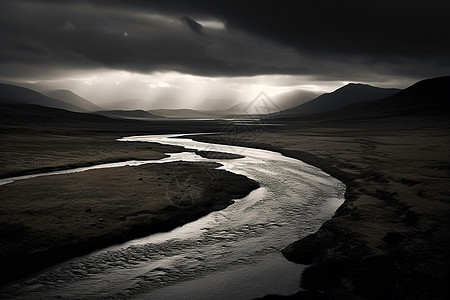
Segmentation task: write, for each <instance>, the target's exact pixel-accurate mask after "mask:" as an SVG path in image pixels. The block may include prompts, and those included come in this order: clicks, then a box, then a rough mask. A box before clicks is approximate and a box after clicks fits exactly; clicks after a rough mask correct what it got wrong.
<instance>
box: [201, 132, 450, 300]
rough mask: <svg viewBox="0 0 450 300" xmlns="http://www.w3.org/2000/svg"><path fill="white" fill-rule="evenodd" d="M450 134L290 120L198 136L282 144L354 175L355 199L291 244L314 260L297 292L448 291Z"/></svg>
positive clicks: (436, 294)
mask: <svg viewBox="0 0 450 300" xmlns="http://www.w3.org/2000/svg"><path fill="white" fill-rule="evenodd" d="M449 133H450V132H449V130H448V129H409V130H408V129H404V130H394V129H386V130H383V129H355V128H353V129H351V128H350V129H345V128H324V127H319V128H308V127H306V126H299V125H297V124H290V125H289V126H284V127H279V126H278V127H277V128H272V127H266V128H263V130H262V129H261V128H260V129H259V131H255V130H253V129H248V130H245V129H242V128H241V129H240V131H239V133H237V134H234V135H233V136H232V137H230V134H223V135H220V136H201V137H200V136H197V137H195V138H194V139H196V140H199V141H207V142H217V143H229V144H233V145H240V146H247V147H256V148H263V149H268V150H272V151H279V152H281V153H282V154H284V155H287V156H291V157H294V158H298V159H300V160H303V161H304V162H306V163H309V164H312V165H315V166H317V167H320V168H322V169H323V170H324V171H325V172H327V173H329V174H330V175H332V176H334V177H336V178H338V179H340V180H341V181H343V182H344V183H345V184H346V186H347V191H346V196H345V198H346V201H345V203H344V204H343V205H342V206H341V207H340V208H339V209H338V211H337V212H336V214H335V216H334V217H333V218H332V219H331V220H330V221H328V222H326V223H325V224H324V225H323V226H322V227H321V229H320V230H319V231H318V232H316V233H314V234H312V235H310V236H307V237H305V238H303V239H301V240H299V241H297V242H294V243H293V244H291V245H290V246H289V247H287V248H286V249H284V250H283V254H284V255H285V256H286V257H287V258H288V259H290V260H292V261H294V262H297V263H302V264H308V265H311V266H310V267H308V268H307V269H306V270H305V272H304V273H303V275H302V282H301V285H302V287H303V288H304V289H306V290H307V291H302V292H299V293H298V294H296V295H293V296H291V298H299V297H303V298H302V299H318V298H319V299H336V298H339V299H352V298H353V299H354V298H358V297H362V298H367V299H405V298H413V299H424V298H427V299H445V298H446V297H447V296H448V295H449V288H448V285H447V284H448V279H449V267H450V255H449V253H450V242H449V241H450V229H449V228H450V221H449V220H450V187H449V186H448V178H449V175H450V174H449V173H450V157H449V156H448V153H450V149H449V147H450V143H449V136H450V135H449ZM268 298H278V297H277V296H271V297H268Z"/></svg>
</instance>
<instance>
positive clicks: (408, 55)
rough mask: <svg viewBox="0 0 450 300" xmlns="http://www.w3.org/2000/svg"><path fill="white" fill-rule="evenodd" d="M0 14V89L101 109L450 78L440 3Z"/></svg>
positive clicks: (213, 102)
mask: <svg viewBox="0 0 450 300" xmlns="http://www.w3.org/2000/svg"><path fill="white" fill-rule="evenodd" d="M0 15H1V19H0V26H1V43H0V81H2V82H13V83H18V84H24V85H28V86H31V87H33V88H35V89H37V90H46V89H59V88H62V89H70V90H72V91H74V92H76V93H78V94H80V95H81V96H83V97H86V98H88V99H90V100H91V101H93V102H95V103H97V104H100V105H106V106H107V105H108V103H117V102H118V101H122V100H129V99H135V100H136V99H140V100H144V101H146V102H147V103H148V105H149V107H148V108H150V107H154V108H160V107H169V108H179V107H187V108H204V109H212V108H215V107H219V108H225V107H229V106H231V105H233V104H235V103H237V102H240V101H251V100H252V99H253V98H254V97H256V96H257V95H258V94H259V92H261V91H264V92H265V93H266V94H268V95H269V96H270V97H273V98H274V99H278V98H277V97H279V95H286V94H287V93H288V94H289V93H291V94H293V95H294V94H295V95H297V97H299V98H301V97H302V96H304V97H311V95H312V93H322V92H328V91H331V90H333V89H335V88H337V87H339V86H341V85H343V84H346V83H348V82H362V83H369V84H372V85H376V86H381V87H400V88H403V87H406V86H408V85H410V84H412V83H414V82H415V81H418V80H421V79H425V78H430V77H436V76H442V75H448V74H449V73H450V72H449V70H450V54H449V53H450V38H449V32H450V18H449V16H450V1H446V0H397V1H395V0H390V1H384V0H380V1H370V2H369V1H361V0H352V1H325V0H311V1H309V0H308V1H302V0H298V1H283V0H278V1H244V0H240V1H176V0H175V1H158V0H156V1H155V0H154V1H138V0H131V1H130V0H128V1H119V0H112V1H111V0H110V1H106V0H105V1H102V0H98V1H93V0H92V1H89V0H78V1H70V0H68V1H57V0H36V1H22V0H0ZM130 103H131V102H130Z"/></svg>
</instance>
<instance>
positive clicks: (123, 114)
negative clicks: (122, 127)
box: [94, 109, 164, 119]
mask: <svg viewBox="0 0 450 300" xmlns="http://www.w3.org/2000/svg"><path fill="white" fill-rule="evenodd" d="M94 113H96V114H99V115H103V116H107V117H112V118H126V119H155V118H164V117H161V116H155V115H153V114H150V113H148V112H146V111H144V110H140V109H135V110H120V109H117V110H101V111H96V112H94Z"/></svg>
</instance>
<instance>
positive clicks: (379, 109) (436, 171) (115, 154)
mask: <svg viewBox="0 0 450 300" xmlns="http://www.w3.org/2000/svg"><path fill="white" fill-rule="evenodd" d="M449 108H450V77H441V78H435V79H430V80H424V81H421V82H418V83H417V84H415V85H413V86H411V87H409V88H407V89H405V90H403V91H401V92H399V93H396V94H395V95H392V96H389V97H387V98H382V99H379V100H375V101H368V102H364V103H358V104H352V105H350V106H347V107H344V108H341V109H340V110H337V111H330V112H324V113H322V114H317V115H315V116H304V117H302V116H300V115H299V116H297V117H296V118H294V119H292V118H289V119H283V118H280V119H270V118H271V117H268V119H265V120H263V121H262V122H260V123H258V124H256V125H259V126H254V125H253V126H247V125H245V124H241V125H234V124H233V123H227V122H222V121H185V120H171V121H168V120H153V121H148V122H140V121H135V120H112V119H109V118H107V117H103V116H98V115H90V114H78V113H72V112H67V111H62V110H57V109H52V108H45V107H41V106H31V105H26V104H9V105H2V106H1V110H0V116H1V119H0V120H1V121H0V122H1V138H2V141H3V142H2V146H1V149H0V151H1V166H2V170H3V171H2V172H3V174H2V177H7V176H12V175H18V174H26V173H33V172H37V171H39V170H42V169H44V170H47V169H48V170H53V169H63V168H67V167H73V166H80V165H90V164H94V163H99V162H108V161H118V160H125V159H131V158H136V159H148V158H152V159H156V158H160V157H163V156H164V155H165V154H164V153H166V152H174V151H175V152H176V151H179V149H176V147H167V146H161V145H158V144H145V145H144V144H141V143H129V144H128V143H118V142H115V141H114V140H115V139H116V138H118V137H121V136H129V135H138V134H152V133H186V132H205V131H208V132H219V133H220V134H215V135H205V136H195V139H197V140H201V141H208V142H217V143H225V144H233V145H243V146H247V147H258V148H264V149H269V150H274V151H279V152H281V153H282V154H284V155H287V156H291V157H294V158H298V159H301V160H303V161H305V162H306V163H309V164H312V165H315V166H317V167H320V168H322V169H323V170H324V171H325V172H327V173H329V174H331V175H332V176H334V177H336V178H338V179H339V180H341V181H343V182H344V183H345V184H346V186H347V191H346V195H345V198H346V201H345V202H344V204H343V205H342V206H341V207H340V208H339V209H338V211H337V212H336V214H335V216H334V217H333V218H332V219H331V220H329V221H328V222H326V223H325V224H324V225H323V226H322V227H321V229H320V230H319V231H318V232H316V233H314V234H312V235H310V236H307V237H305V238H303V239H301V240H299V241H293V243H292V244H291V245H290V246H289V247H287V248H286V249H284V250H283V254H284V255H285V256H286V257H287V258H288V259H290V260H292V261H294V262H298V263H302V264H308V265H310V266H309V267H308V268H307V269H306V270H305V272H304V273H303V275H302V280H301V282H299V284H301V286H302V287H303V289H304V290H302V291H300V292H299V293H297V294H296V295H292V296H289V297H288V298H291V299H448V298H449V296H450V292H449V285H448V282H449V275H450V271H449V270H450V254H449V253H450V223H449V220H450V189H449V185H448V179H449V177H450V156H449V154H448V153H450V138H449V136H450V109H449ZM281 117H283V116H282V115H281ZM265 123H271V124H273V123H279V124H280V126H265ZM205 128H207V130H205ZM74 145H76V147H75V149H74ZM200 154H201V155H220V154H216V153H206V154H205V153H200ZM229 158H236V157H229ZM197 167H198V166H197ZM197 167H196V166H195V165H189V164H188V165H183V164H180V165H172V166H168V168H174V169H173V170H172V169H171V170H170V171H169V175H167V174H166V173H165V172H166V171H162V172H163V173H161V171H158V170H153V169H152V168H153V167H148V168H147V167H145V168H141V169H140V170H139V172H140V173H142V175H141V174H139V176H138V177H137V178H136V176H137V174H135V175H136V176H135V177H133V176H134V175H133V176H132V175H131V174H130V173H128V172H130V170H127V169H126V168H120V169H121V170H117V171H115V172H113V173H114V174H113V173H112V174H111V175H110V176H117V178H127V180H131V181H132V182H130V184H131V183H132V184H136V185H138V184H144V183H150V184H152V185H154V186H153V187H154V190H155V191H158V183H160V184H162V183H163V182H164V179H165V178H166V177H165V176H169V177H170V174H171V173H172V172H175V170H178V171H177V172H181V173H180V176H182V174H186V173H183V172H190V171H191V170H193V169H195V168H197ZM203 170H204V169H203ZM133 172H135V171H133ZM152 174H153V175H152ZM74 176H75V175H74ZM92 176H93V177H91V178H97V177H103V176H105V175H101V176H100V175H95V174H94V173H92ZM147 176H150V177H149V178H154V177H155V176H156V178H158V177H159V178H161V180H162V182H158V180H156V181H153V180H148V179H147ZM152 176H153V177H152ZM227 176H228V175H227ZM72 178H73V179H71V178H67V179H64V180H61V181H60V182H61V184H67V187H70V186H71V184H75V183H76V182H77V180H75V177H72ZM139 178H142V180H139ZM39 180H41V179H39ZM39 180H37V179H36V181H33V180H30V183H29V185H33V184H37V185H40V184H41V182H40V181H39ZM42 180H43V181H45V180H44V179H42ZM71 180H73V181H71ZM120 180H121V179H120ZM120 180H119V181H120ZM202 180H203V179H202V178H201V177H200V181H202ZM230 180H231V181H230V182H231V183H232V182H233V179H232V178H230ZM238 180H240V179H238ZM94 182H95V181H94ZM227 182H228V179H227ZM77 184H79V183H77ZM46 185H50V183H49V182H48V183H46ZM221 185H222V183H221ZM25 186H26V185H25ZM87 186H89V185H87ZM213 186H214V185H213ZM3 187H8V185H6V186H3ZM10 187H12V185H11V186H10ZM254 187H255V186H254V183H253V182H248V186H247V188H248V190H251V189H252V188H254ZM29 188H30V191H31V190H32V189H33V188H34V187H32V186H30V187H29ZM209 188H210V186H209V185H208V186H205V189H209ZM6 190H8V193H6ZM248 190H245V192H242V191H241V192H242V194H245V193H246V192H248ZM4 191H5V192H4ZM161 191H162V190H161ZM225 191H226V192H227V191H228V188H225ZM24 192H25V190H24ZM9 193H11V195H13V193H16V191H13V190H11V189H10V188H8V189H4V190H2V194H1V195H2V197H5V196H4V195H9ZM31 194H32V193H31ZM31 194H30V197H31V196H32V195H31ZM23 195H26V194H23ZM21 197H22V196H21V195H20V194H17V195H15V196H14V198H10V197H8V201H13V200H14V199H24V200H26V199H25V198H26V197H25V196H23V197H24V198H21ZM126 197H127V196H125V198H126ZM11 199H12V200H11ZM226 199H229V198H226ZM119 201H120V200H119ZM227 201H229V200H225V202H224V203H225V204H224V203H222V202H221V203H222V204H219V207H217V209H219V208H220V207H221V205H222V206H223V205H226V203H228V202H227ZM25 202H26V201H23V202H22V203H24V206H23V209H22V210H21V211H20V214H21V217H22V218H23V220H25V219H26V218H30V217H29V216H27V214H29V213H30V211H31V212H32V213H34V214H36V213H37V212H34V211H33V210H32V209H30V208H26V209H25V206H26V205H25V204H26V203H25ZM182 202H183V201H181V203H182ZM3 203H6V202H5V201H2V207H1V209H2V210H3V209H13V208H14V207H15V205H8V206H7V207H6V208H5V207H3ZM86 203H87V202H86ZM176 203H180V202H178V201H176ZM166 204H167V202H166ZM91 205H92V204H89V205H85V206H83V210H80V211H79V213H80V214H82V215H85V214H88V216H90V217H91V216H93V214H97V215H96V216H95V218H94V219H92V220H91V219H89V222H94V221H95V222H97V223H98V224H100V227H99V230H104V228H101V225H102V223H104V222H105V223H108V224H111V225H114V224H116V223H117V224H121V223H120V222H123V220H121V217H122V216H124V217H125V219H126V220H127V221H128V220H129V219H133V218H134V217H135V216H134V215H133V214H134V213H135V212H132V211H130V217H128V214H127V215H123V214H120V215H117V214H114V213H111V214H108V215H111V216H112V217H111V218H112V219H110V220H109V219H106V218H105V217H103V215H102V216H100V214H99V213H98V211H96V210H95V209H93V208H92V207H91ZM88 208H90V209H91V210H90V212H87V211H86V210H84V209H88ZM143 211H144V213H149V214H150V212H149V211H148V210H147V208H145V209H143ZM184 211H185V210H183V211H182V212H184ZM8 215H11V214H10V212H8ZM8 215H6V214H4V213H3V214H2V216H4V217H3V218H7V217H8ZM137 215H139V213H137ZM96 218H98V219H96ZM100 218H101V219H103V220H104V221H103V222H102V221H99V219H100ZM33 219H34V217H33ZM122 219H123V218H122ZM2 222H5V221H3V220H2ZM8 222H12V221H11V220H10V221H8ZM24 222H25V221H24ZM86 222H88V220H87V221H86ZM95 222H94V224H97V223H95ZM115 222H116V223H115ZM2 224H3V223H2ZM15 225H16V227H8V226H10V225H8V226H7V227H6V228H7V230H6V231H5V232H6V233H8V230H10V231H11V230H12V232H13V233H14V232H31V233H32V232H33V231H27V230H25V231H24V229H23V227H20V226H19V225H17V224H15ZM21 225H25V224H21ZM87 225H88V226H90V225H89V224H87ZM147 225H149V224H147ZM25 226H29V225H25ZM83 226H84V225H83ZM95 226H97V225H95ZM95 226H93V227H95ZM114 226H115V225H114ZM114 226H112V227H111V228H117V227H114ZM8 228H9V229H8ZM11 228H12V229H11ZM157 228H158V227H157ZM16 230H17V231H16ZM10 231H9V232H10ZM150 231H151V230H150ZM112 232H114V231H112ZM31 236H32V235H31ZM2 237H4V238H6V239H8V237H9V238H13V237H14V234H11V233H10V234H9V235H7V234H2ZM32 240H34V239H30V241H32ZM66 240H67V239H66ZM11 241H12V240H7V241H6V243H2V244H3V245H14V244H13V243H12V242H11ZM16 242H18V243H20V242H26V241H21V240H20V239H19V240H18V241H16ZM2 249H3V251H6V250H5V249H7V247H5V246H3V248H2ZM10 251H12V250H10ZM266 298H267V299H270V298H286V297H280V296H275V295H272V296H267V297H266Z"/></svg>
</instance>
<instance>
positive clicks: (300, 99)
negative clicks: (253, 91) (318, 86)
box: [220, 90, 318, 115]
mask: <svg viewBox="0 0 450 300" xmlns="http://www.w3.org/2000/svg"><path fill="white" fill-rule="evenodd" d="M317 96H318V93H314V92H310V91H305V90H294V91H289V92H283V93H279V94H277V95H273V96H270V97H269V96H267V95H266V94H264V93H261V94H259V95H258V97H256V98H255V99H254V100H253V101H250V102H239V103H237V104H235V105H233V106H231V107H229V108H228V109H226V110H223V111H220V113H221V114H224V115H265V114H271V113H277V112H279V111H282V110H286V109H289V108H291V107H293V106H298V105H300V104H303V103H305V102H308V101H310V100H311V99H314V98H315V97H317Z"/></svg>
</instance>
